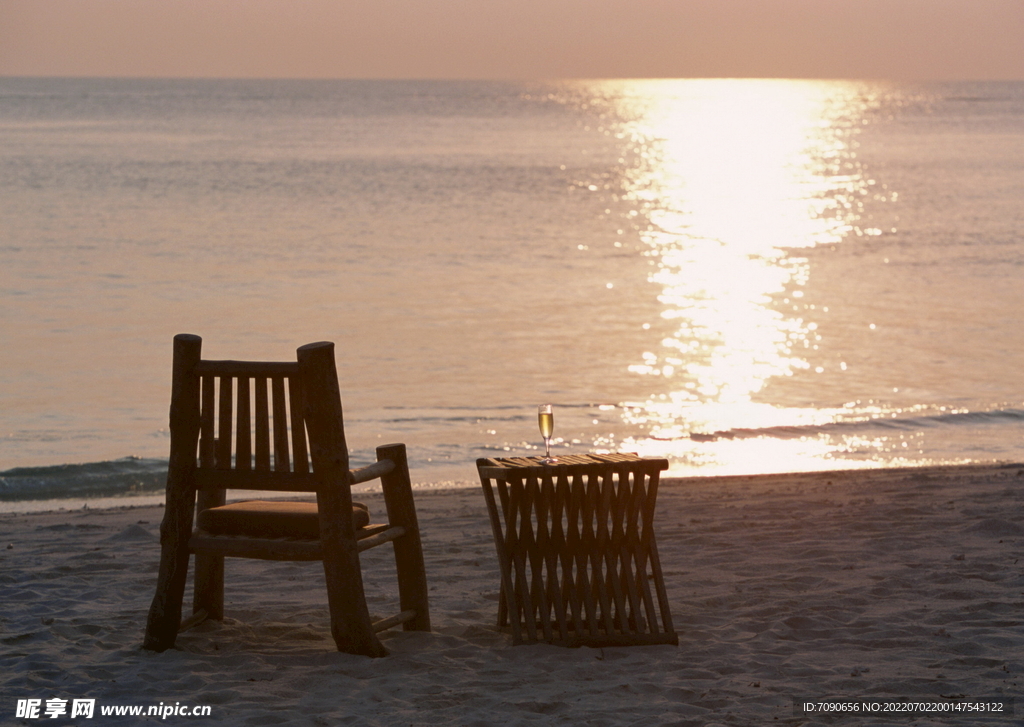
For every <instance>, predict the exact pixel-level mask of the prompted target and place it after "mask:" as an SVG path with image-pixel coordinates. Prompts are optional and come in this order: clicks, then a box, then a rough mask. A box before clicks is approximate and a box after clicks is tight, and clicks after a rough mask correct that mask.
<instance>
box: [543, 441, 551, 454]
mask: <svg viewBox="0 0 1024 727" xmlns="http://www.w3.org/2000/svg"><path fill="white" fill-rule="evenodd" d="M544 457H545V458H546V459H551V437H544Z"/></svg>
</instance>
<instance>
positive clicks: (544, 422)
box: [537, 404, 558, 464]
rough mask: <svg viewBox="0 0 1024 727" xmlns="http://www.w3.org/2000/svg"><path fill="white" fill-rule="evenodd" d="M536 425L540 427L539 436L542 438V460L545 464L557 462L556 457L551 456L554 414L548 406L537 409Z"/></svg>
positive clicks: (544, 405)
mask: <svg viewBox="0 0 1024 727" xmlns="http://www.w3.org/2000/svg"><path fill="white" fill-rule="evenodd" d="M537 424H538V425H539V426H540V435H541V436H542V437H544V459H543V460H541V461H542V462H544V463H545V464H548V463H551V462H557V461H558V459H557V458H556V457H552V456H551V434H552V433H553V432H554V431H555V414H554V412H553V411H552V410H551V405H550V404H541V405H540V406H539V407H537Z"/></svg>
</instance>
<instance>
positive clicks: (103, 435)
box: [0, 78, 1024, 500]
mask: <svg viewBox="0 0 1024 727" xmlns="http://www.w3.org/2000/svg"><path fill="white" fill-rule="evenodd" d="M1022 150H1024V84H1022V83H933V84H921V85H908V84H896V83H884V82H857V81H834V82H832V81H786V80H778V81H772V80H749V81H746V80H683V81H669V80H664V81H561V82H546V83H540V82H538V83H501V82H465V81H459V82H447V81H445V82H440V81H438V82H430V81H415V82H413V81H194V80H189V81H173V80H88V79H74V80H70V79H69V80H62V79H14V78H6V79H0V335H2V341H0V370H2V371H3V372H4V375H3V377H2V378H0V477H2V482H0V496H2V497H4V499H8V500H11V499H24V498H26V497H28V495H27V494H26V493H28V492H30V491H35V492H42V491H43V490H46V489H47V488H49V490H48V491H49V492H55V493H58V494H59V493H61V492H64V493H68V494H69V496H75V495H71V494H70V493H71V490H69V489H68V488H74V487H77V486H78V485H81V484H82V483H83V482H85V481H87V480H88V481H92V480H95V479H97V478H98V480H101V481H104V482H106V483H107V484H108V485H110V487H109V488H108V489H113V490H114V491H115V494H116V492H120V491H126V490H130V489H131V484H130V482H131V477H132V476H135V475H132V474H131V473H132V472H137V471H139V470H142V471H144V472H148V473H149V474H146V475H145V476H143V475H138V478H139V479H138V480H137V481H136V487H137V488H141V489H150V488H151V487H157V488H158V487H159V486H160V468H161V466H162V465H161V463H162V462H163V461H164V460H165V459H166V456H167V447H168V436H167V423H166V417H167V404H168V397H169V380H170V358H171V338H172V337H173V335H174V334H175V333H179V332H189V333H196V334H199V335H201V336H202V337H203V339H204V355H205V356H207V357H209V358H256V359H271V360H273V359H288V358H292V357H293V356H294V350H295V348H296V347H297V346H299V345H301V344H303V343H307V342H310V341H315V340H332V341H334V342H335V343H336V344H337V357H338V368H339V374H340V378H341V388H342V396H343V402H344V405H345V411H346V424H347V430H348V434H349V442H350V446H351V447H352V448H353V456H354V459H355V461H356V462H360V461H366V460H368V459H370V458H371V457H372V450H373V447H374V446H376V445H377V444H379V443H382V442H387V441H404V442H407V443H408V444H409V446H410V458H411V460H412V462H413V468H414V474H413V476H414V479H415V480H417V482H420V483H437V482H443V481H459V482H472V481H473V480H474V478H475V470H474V466H473V462H474V460H475V458H476V457H479V456H498V455H503V454H506V453H516V454H536V453H537V452H538V451H541V450H540V449H539V448H542V446H543V442H542V440H541V438H540V435H539V432H538V431H537V425H536V405H537V404H539V403H543V402H551V403H553V404H554V405H555V412H556V414H555V421H556V424H555V448H556V449H559V448H561V450H562V451H591V450H597V451H607V450H623V451H636V452H639V453H641V454H644V455H652V456H655V455H656V456H665V457H667V458H668V459H669V460H670V462H671V465H672V472H673V473H679V474H724V473H758V472H778V471H794V470H814V469H834V468H850V467H862V466H893V465H904V464H935V463H954V462H974V461H1019V460H1022V459H1024V456H1022V450H1024V393H1022V391H1021V383H1020V381H1021V379H1020V375H1019V371H1020V367H1021V362H1022V360H1024V336H1022V335H1021V333H1020V320H1021V317H1022V315H1021V314H1022V312H1024V305H1022V304H1024V292H1022V287H1021V285H1020V274H1021V266H1022V261H1024V240H1022V239H1021V237H1020V230H1021V229H1022V222H1024V205H1021V199H1024V154H1022V153H1021V151H1022ZM128 457H135V458H140V459H125V458H128ZM111 463H114V464H113V465H111ZM110 466H114V467H115V468H117V467H120V468H121V470H122V471H121V472H120V474H118V475H117V476H116V477H114V478H113V479H108V480H103V476H102V475H101V474H100V473H101V471H105V470H103V468H104V467H110ZM126 473H127V474H126ZM123 476H124V477H128V480H125V481H122V480H121V479H118V478H121V477H123ZM62 477H63V478H64V479H61V478H62ZM147 478H148V479H147ZM115 482H116V484H115ZM125 482H128V483H129V484H127V485H126V484H125ZM152 482H156V483H157V484H156V485H152ZM74 483H77V484H74ZM76 492H77V490H76ZM5 493H6V494H5Z"/></svg>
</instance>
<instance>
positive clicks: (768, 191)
mask: <svg viewBox="0 0 1024 727" xmlns="http://www.w3.org/2000/svg"><path fill="white" fill-rule="evenodd" d="M608 96H609V98H614V99H615V102H616V105H617V109H616V110H617V116H618V117H619V118H621V119H624V121H623V122H622V127H621V129H619V133H620V137H621V138H624V139H629V140H631V141H630V144H631V147H632V151H633V152H634V154H635V158H636V159H637V163H636V164H634V165H633V166H632V167H630V171H629V172H628V175H627V179H626V181H625V185H624V186H625V197H626V199H627V200H628V201H629V202H630V203H631V204H632V205H633V207H634V208H635V209H636V210H637V211H638V212H639V213H640V215H642V217H643V218H646V220H647V221H648V226H647V229H646V230H645V231H642V233H641V239H642V241H643V243H644V245H645V246H646V253H645V254H647V255H649V256H651V257H652V258H653V259H654V262H655V270H656V272H654V273H653V275H652V276H651V282H652V283H654V284H655V285H657V286H659V288H660V291H661V292H660V295H659V298H658V300H659V302H660V304H661V317H662V321H661V322H660V324H659V325H658V326H655V327H654V330H656V331H659V332H660V335H661V340H660V341H657V339H656V338H655V339H654V341H652V343H655V344H656V345H652V348H651V350H649V351H646V352H644V354H643V357H642V360H640V361H637V362H636V363H635V364H634V365H632V366H631V367H630V371H631V372H632V373H633V374H634V375H639V376H645V377H649V378H650V379H651V386H650V391H651V395H650V397H649V398H648V400H646V401H641V402H635V403H633V404H630V405H628V406H627V407H626V414H625V417H626V419H627V421H629V422H631V423H633V424H636V425H638V426H639V427H640V429H641V431H645V432H647V434H646V435H645V436H638V437H636V438H634V439H633V440H632V441H628V442H625V443H624V444H625V446H626V447H628V448H632V449H633V450H636V451H640V452H641V453H643V454H647V455H658V456H668V457H669V458H670V459H671V460H672V462H673V470H676V471H686V470H690V469H707V467H708V466H713V467H714V469H715V470H716V471H718V472H729V471H737V472H740V471H742V472H750V471H781V470H797V469H807V468H808V467H820V466H821V461H822V460H823V459H828V458H829V457H831V456H833V454H834V453H835V446H834V444H833V443H832V442H830V441H829V440H828V438H827V437H794V438H790V439H786V438H783V439H766V438H757V437H741V438H736V437H735V436H734V435H733V432H734V430H737V429H742V430H744V431H751V430H757V429H764V428H768V427H792V426H799V425H818V424H824V423H827V422H830V421H834V420H835V418H836V416H837V414H838V413H839V411H838V410H827V409H819V408H805V407H799V406H792V407H784V406H779V405H778V403H775V404H769V403H765V402H764V401H758V398H757V395H758V393H759V392H761V391H762V390H763V389H764V387H765V385H766V383H767V382H768V381H769V380H770V379H772V378H773V377H783V376H792V375H794V374H795V373H797V372H801V371H807V370H808V369H809V367H810V364H809V363H808V353H809V352H810V351H813V350H816V349H817V347H818V343H819V340H820V336H819V334H818V333H817V323H816V322H815V320H814V318H815V316H816V314H824V313H827V311H814V310H809V306H805V305H801V298H802V291H801V287H802V286H803V285H804V284H805V282H806V280H807V277H808V274H809V270H808V263H807V261H806V259H804V258H802V257H801V253H800V251H801V249H802V248H809V247H812V246H817V245H832V244H836V243H840V242H841V241H842V240H843V238H844V237H845V236H846V235H848V234H850V233H851V231H853V230H855V227H856V222H857V219H858V212H859V209H860V205H861V201H860V200H861V198H862V197H863V196H864V195H865V194H867V193H868V191H869V187H870V185H871V184H872V183H871V182H870V180H868V179H866V178H865V176H864V175H863V174H862V173H861V172H860V169H859V167H858V166H857V164H856V161H855V159H854V154H853V145H854V143H855V142H854V137H855V134H856V132H857V129H858V127H859V126H860V125H861V124H862V123H863V120H864V118H865V116H866V114H867V113H868V112H869V111H870V109H871V104H872V101H871V96H870V95H869V94H865V93H864V90H863V88H861V87H859V86H858V85H857V84H854V83H849V82H814V81H807V82H805V81H764V80H751V81H743V80H727V81H722V80H708V81H639V82H626V85H625V86H619V87H617V88H616V89H615V92H612V93H609V94H608ZM708 442H718V446H709V445H708Z"/></svg>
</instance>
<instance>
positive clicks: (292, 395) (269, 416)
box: [195, 361, 347, 492]
mask: <svg viewBox="0 0 1024 727" xmlns="http://www.w3.org/2000/svg"><path fill="white" fill-rule="evenodd" d="M195 372H196V375H197V376H198V377H199V380H200V391H201V395H200V437H199V470H200V472H201V474H200V479H199V482H198V484H199V486H200V488H201V489H212V488H232V487H238V486H244V487H245V488H247V489H275V490H282V491H299V492H303V491H304V492H314V491H316V480H315V478H311V477H310V476H309V475H310V474H311V472H312V468H311V463H310V460H309V444H308V440H307V436H306V424H305V418H304V416H303V411H302V402H303V397H302V383H301V379H300V377H299V365H298V363H297V362H247V361H200V362H199V363H198V364H197V365H196V368H195ZM342 444H344V441H342ZM346 465H347V462H346ZM224 473H231V474H224Z"/></svg>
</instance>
